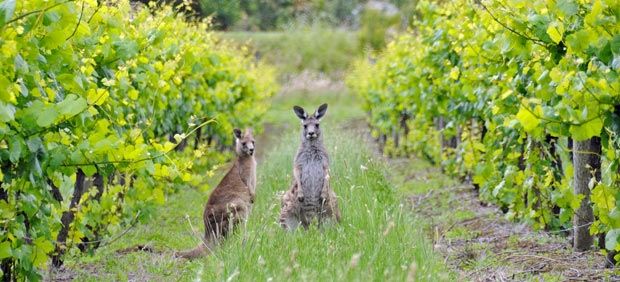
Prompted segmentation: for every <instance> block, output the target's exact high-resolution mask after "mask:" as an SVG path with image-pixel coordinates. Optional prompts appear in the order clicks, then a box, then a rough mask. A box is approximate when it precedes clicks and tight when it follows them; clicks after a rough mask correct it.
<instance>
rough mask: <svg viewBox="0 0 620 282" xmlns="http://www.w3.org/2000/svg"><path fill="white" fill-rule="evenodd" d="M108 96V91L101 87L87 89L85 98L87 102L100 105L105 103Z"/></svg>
mask: <svg viewBox="0 0 620 282" xmlns="http://www.w3.org/2000/svg"><path fill="white" fill-rule="evenodd" d="M108 96H110V93H109V92H108V90H105V89H103V88H98V89H90V90H88V94H87V97H86V99H88V104H91V105H98V106H100V105H102V104H103V103H105V101H106V99H108Z"/></svg>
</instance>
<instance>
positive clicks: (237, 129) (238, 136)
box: [233, 128, 241, 139]
mask: <svg viewBox="0 0 620 282" xmlns="http://www.w3.org/2000/svg"><path fill="white" fill-rule="evenodd" d="M233 133H234V134H235V138H237V139H241V129H239V128H235V129H233Z"/></svg>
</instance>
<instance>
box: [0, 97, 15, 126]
mask: <svg viewBox="0 0 620 282" xmlns="http://www.w3.org/2000/svg"><path fill="white" fill-rule="evenodd" d="M14 119H15V107H14V106H13V105H11V104H5V103H4V102H2V101H0V122H9V121H12V120H14Z"/></svg>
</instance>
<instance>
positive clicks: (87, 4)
mask: <svg viewBox="0 0 620 282" xmlns="http://www.w3.org/2000/svg"><path fill="white" fill-rule="evenodd" d="M0 14H2V15H4V17H0V18H2V19H3V20H2V22H1V24H0V57H1V60H0V61H1V62H2V63H0V73H1V74H2V75H1V76H0V136H2V139H1V141H0V146H1V149H0V164H1V170H0V182H1V184H2V189H0V207H1V209H0V210H1V213H0V221H1V222H2V229H1V231H0V242H1V243H0V258H1V259H2V271H4V272H5V273H3V274H4V275H7V276H5V277H9V276H8V275H11V276H13V277H17V278H18V279H25V278H27V279H29V280H39V279H40V274H39V270H40V269H42V268H45V267H46V266H47V262H48V258H49V256H50V255H53V256H55V259H60V260H61V259H62V257H61V256H60V255H61V254H63V253H66V252H78V251H80V250H88V249H91V248H93V247H96V246H98V245H99V243H100V242H101V238H104V237H105V236H106V235H108V234H114V233H117V232H119V230H121V229H122V228H123V226H125V225H127V224H129V223H131V222H132V221H133V220H135V219H136V218H139V217H144V216H148V211H149V209H150V208H151V206H152V205H153V204H161V203H163V202H164V200H165V197H166V196H165V195H166V193H169V192H172V191H173V190H174V187H179V186H178V185H174V184H185V185H199V184H200V183H202V182H203V177H205V176H204V175H205V171H204V170H205V168H204V167H198V166H197V164H200V163H205V162H207V161H209V160H210V161H213V162H218V161H221V159H220V158H218V157H217V155H219V154H217V153H214V152H211V151H210V150H208V148H207V144H206V143H202V140H204V139H205V138H206V139H208V140H215V141H217V142H213V143H212V144H216V143H217V144H219V145H222V144H228V143H230V141H231V139H232V134H230V132H232V128H233V125H234V126H241V127H242V126H247V125H251V124H254V123H255V122H256V120H257V119H259V118H260V117H261V116H262V115H263V113H264V112H265V111H266V109H267V105H268V104H267V103H266V102H265V99H267V98H268V97H270V95H272V94H273V93H274V86H273V85H274V75H273V71H272V70H271V69H270V68H267V67H264V66H260V65H256V64H254V63H253V62H252V59H251V57H248V56H246V55H243V54H239V53H238V52H237V51H232V48H230V46H227V45H226V44H224V43H217V44H216V41H217V40H216V39H215V38H214V35H213V34H212V33H209V32H206V31H205V30H206V29H207V28H208V25H207V24H206V23H190V22H187V21H185V20H184V18H183V17H182V16H177V15H176V14H175V13H174V12H173V10H172V8H171V7H168V6H164V7H161V8H159V9H156V11H155V10H154V11H151V10H149V9H142V10H132V8H131V6H130V5H129V2H128V1H118V3H116V4H115V5H109V6H108V5H101V6H98V4H97V1H94V0H92V1H91V0H84V1H64V0H51V1H50V0H27V1H18V2H17V3H15V1H4V2H2V4H1V5H0ZM211 120H215V122H216V123H211V122H210V121H211ZM193 133H195V134H197V137H194V140H195V149H196V150H193V151H191V152H183V153H174V152H173V153H170V152H171V151H172V150H173V149H175V148H177V149H180V148H182V147H183V146H184V145H183V143H184V142H187V138H188V136H190V135H191V134H193ZM172 141H174V142H172ZM63 233H64V235H63ZM6 271H9V272H10V273H6Z"/></svg>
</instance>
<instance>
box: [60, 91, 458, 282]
mask: <svg viewBox="0 0 620 282" xmlns="http://www.w3.org/2000/svg"><path fill="white" fill-rule="evenodd" d="M321 101H326V102H328V103H330V108H329V109H328V113H327V116H326V118H325V119H324V121H323V123H322V126H323V127H324V139H325V143H326V146H327V149H328V151H329V152H330V155H331V169H332V186H333V187H334V189H335V191H336V193H337V194H338V196H339V198H340V199H339V204H340V206H341V209H342V214H343V221H342V224H340V225H332V226H328V227H326V228H324V229H323V230H317V229H311V230H308V231H303V230H300V231H298V232H293V233H287V232H285V231H283V230H282V229H281V228H280V226H279V225H278V223H277V218H278V215H279V211H280V199H279V197H280V194H281V193H282V192H283V191H284V190H285V189H287V188H288V185H289V183H290V181H291V175H290V174H291V164H292V158H293V156H294V154H295V151H296V149H297V146H298V144H299V137H298V136H299V134H298V131H299V128H298V121H297V120H296V117H295V116H294V115H293V113H292V110H291V106H292V104H297V103H299V104H300V105H303V106H305V107H307V108H310V107H316V106H318V105H319V102H321ZM356 108H357V106H356V105H354V102H353V99H352V98H351V97H350V96H347V95H342V94H338V93H334V92H331V91H326V92H323V93H318V94H317V93H312V94H310V93H303V92H300V93H293V94H289V95H287V96H283V97H279V98H277V99H276V100H275V101H274V104H273V110H272V111H271V113H270V115H269V116H268V117H267V121H268V122H269V125H268V127H267V128H268V130H267V131H266V136H262V137H261V138H259V143H258V144H257V146H258V150H259V151H260V150H264V152H263V153H262V154H260V159H259V168H258V177H259V179H258V192H257V201H256V204H255V206H254V210H253V212H252V214H251V217H250V219H249V220H248V222H247V225H246V226H244V227H242V228H240V229H239V230H238V232H236V234H235V235H234V236H233V237H231V238H229V239H228V240H227V241H226V243H225V244H224V245H223V246H222V247H221V248H220V249H218V251H217V252H216V253H215V254H214V255H212V256H209V257H205V258H202V259H196V260H193V261H186V260H180V259H174V258H172V257H171V254H172V251H173V250H181V249H187V248H191V247H194V246H195V245H196V244H197V243H198V240H199V239H198V237H197V236H200V235H199V234H202V230H203V226H202V221H201V218H200V216H201V214H202V209H203V207H204V203H205V202H206V200H207V197H208V191H205V190H204V189H187V190H185V191H181V192H180V193H178V194H175V195H172V196H169V197H168V199H167V202H166V205H165V206H163V207H161V208H159V210H158V211H156V213H155V214H156V216H155V217H154V218H153V219H152V220H150V221H148V222H146V223H143V224H139V225H137V226H136V227H135V228H133V229H132V230H131V231H130V232H128V233H127V234H126V235H124V236H123V237H121V238H120V239H119V240H118V241H116V242H114V243H113V244H111V245H109V246H107V247H105V248H102V249H100V250H97V252H96V253H95V254H94V256H92V257H80V258H79V259H76V260H71V261H70V262H68V269H69V271H68V272H71V273H72V275H74V278H77V279H78V280H92V281H95V280H97V281H102V280H160V281H161V280H182V281H190V280H191V281H201V280H202V281H221V280H231V281H271V280H273V281H283V280H291V279H292V280H293V281H298V280H301V281H332V280H338V281H343V280H344V281H360V280H369V279H370V280H373V281H384V280H385V281H413V280H414V279H415V280H416V281H437V280H449V278H450V277H449V276H448V272H447V271H446V269H445V266H444V265H443V260H442V259H438V258H437V257H436V255H435V254H434V253H433V251H432V247H431V243H430V241H428V240H426V239H424V235H423V233H422V230H421V229H422V228H420V227H421V226H423V224H422V223H421V222H419V220H418V219H415V218H414V215H413V214H412V213H411V211H410V209H409V207H408V206H406V205H403V204H402V195H401V194H400V193H399V192H398V189H397V188H396V187H394V185H392V184H391V183H390V182H389V181H388V180H387V179H386V177H385V175H386V174H387V170H388V168H387V167H386V166H385V163H384V162H383V161H382V160H377V159H376V158H374V157H373V155H374V154H373V153H372V149H371V145H369V144H367V143H366V142H365V141H364V138H363V137H362V134H361V133H360V132H359V131H360V130H359V127H358V126H352V125H354V124H355V123H352V122H351V121H353V120H355V119H356V118H358V120H359V117H360V116H361V115H362V113H361V112H359V110H355V109H356ZM356 128H357V129H358V130H355V129H356ZM217 180H219V176H216V177H214V181H217ZM190 223H191V224H190ZM192 230H193V231H192ZM135 244H148V245H150V246H152V247H153V248H154V249H156V250H157V251H156V252H154V253H149V252H132V253H128V254H119V253H117V250H119V249H123V248H126V247H129V246H133V245H135ZM57 278H62V277H57Z"/></svg>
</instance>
